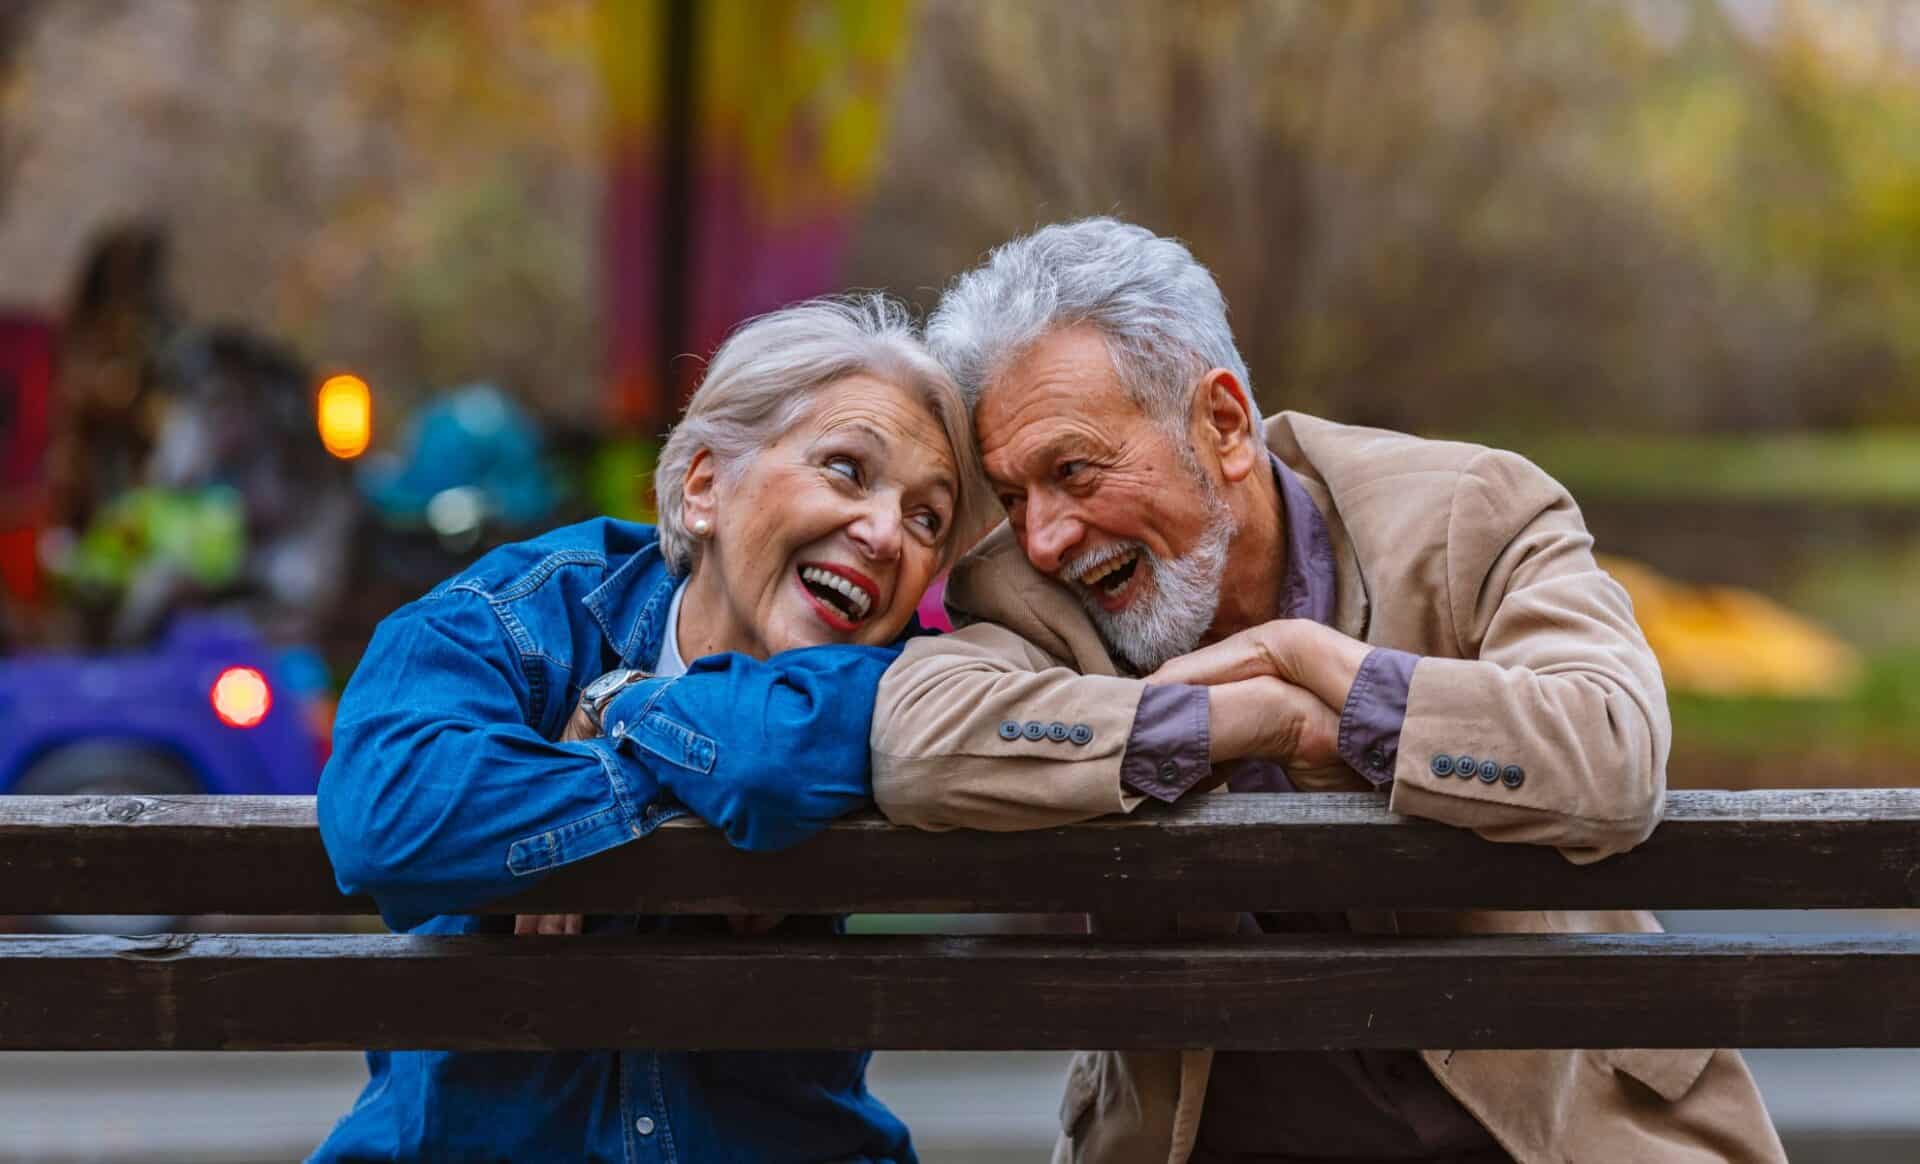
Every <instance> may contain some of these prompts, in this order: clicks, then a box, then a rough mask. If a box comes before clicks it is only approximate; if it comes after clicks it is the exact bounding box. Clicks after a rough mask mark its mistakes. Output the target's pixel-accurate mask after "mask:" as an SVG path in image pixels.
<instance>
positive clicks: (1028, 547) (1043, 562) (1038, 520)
mask: <svg viewBox="0 0 1920 1164" xmlns="http://www.w3.org/2000/svg"><path fill="white" fill-rule="evenodd" d="M1025 516H1026V521H1025V523H1024V524H1023V525H1022V527H1021V532H1020V547H1021V549H1023V550H1025V551H1026V554H1027V561H1029V562H1031V563H1033V568H1034V569H1036V570H1038V571H1040V572H1041V573H1042V574H1047V575H1052V574H1056V573H1058V572H1059V570H1060V566H1061V564H1062V563H1063V562H1065V561H1066V559H1067V555H1068V554H1069V553H1071V552H1072V550H1073V549H1074V547H1075V546H1078V545H1079V544H1080V541H1081V539H1082V538H1083V537H1084V536H1085V534H1086V527H1085V526H1083V525H1082V524H1081V523H1080V519H1079V518H1078V517H1076V516H1075V515H1074V514H1073V513H1072V511H1071V510H1070V509H1069V508H1067V507H1065V506H1061V505H1057V504H1053V503H1051V502H1049V501H1046V500H1043V499H1037V498H1035V497H1033V496H1032V495H1029V496H1028V497H1027V509H1026V515H1025Z"/></svg>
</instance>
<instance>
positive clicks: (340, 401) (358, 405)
mask: <svg viewBox="0 0 1920 1164" xmlns="http://www.w3.org/2000/svg"><path fill="white" fill-rule="evenodd" d="M317 412H318V416H319V422H320V443H321V444H324V445H326V446H327V451H328V452H329V453H332V454H333V455H334V456H336V457H339V458H340V459H341V460H343V461H347V460H352V459H353V458H354V457H357V456H359V455H360V454H361V453H364V452H366V451H367V446H368V445H369V444H371V443H372V442H373V394H372V393H371V392H369V391H368V390H367V382H366V381H365V380H362V379H361V378H360V377H358V376H334V377H332V378H331V379H329V380H328V381H327V382H326V383H324V384H322V385H320V402H319V406H318V409H317Z"/></svg>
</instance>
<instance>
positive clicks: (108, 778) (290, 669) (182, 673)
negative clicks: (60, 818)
mask: <svg viewBox="0 0 1920 1164" xmlns="http://www.w3.org/2000/svg"><path fill="white" fill-rule="evenodd" d="M329 710H330V700H329V697H328V696H327V694H326V679H325V670H324V667H322V666H321V665H320V664H319V662H318V660H317V658H314V657H313V656H312V655H311V652H300V651H293V652H286V651H275V650H273V649H271V648H269V647H268V646H267V645H266V644H265V643H264V642H263V641H262V640H261V639H260V637H259V635H258V634H256V633H255V632H254V631H253V630H252V629H251V628H250V627H249V626H248V625H247V624H246V623H245V622H242V621H239V620H235V619H231V618H222V617H218V616H210V615H183V616H181V617H179V618H177V619H175V620H174V621H173V623H172V624H171V625H170V626H169V627H168V628H167V630H166V631H165V633H163V634H162V635H161V636H160V638H159V640H158V641H157V642H156V643H155V645H154V646H153V647H152V648H151V649H148V650H140V651H126V652H113V653H107V654H97V653H96V654H88V655H69V654H52V653H49V654H20V655H15V656H12V657H10V658H6V659H0V792H9V793H15V794H20V795H37V796H66V795H80V794H106V793H151V794H169V793H174V794H186V793H252V794H261V795H265V794H311V793H312V792H313V791H314V789H315V787H316V786H317V784H318V782H319V778H320V766H321V764H322V762H323V761H324V759H325V748H326V732H325V727H326V724H325V723H324V720H325V719H326V717H327V713H328V711H329Z"/></svg>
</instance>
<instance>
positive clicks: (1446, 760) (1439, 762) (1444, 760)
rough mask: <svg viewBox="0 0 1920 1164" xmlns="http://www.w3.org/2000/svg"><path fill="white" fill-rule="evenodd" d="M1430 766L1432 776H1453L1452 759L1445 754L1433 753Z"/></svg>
mask: <svg viewBox="0 0 1920 1164" xmlns="http://www.w3.org/2000/svg"><path fill="white" fill-rule="evenodd" d="M1432 766H1433V774H1434V775H1435V776H1451V775H1453V757H1452V756H1449V755H1448V754H1447V753H1445V752H1438V753H1435V755H1434V757H1433V760H1432Z"/></svg>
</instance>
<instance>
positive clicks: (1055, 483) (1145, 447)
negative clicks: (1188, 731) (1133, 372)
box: [974, 326, 1233, 672]
mask: <svg viewBox="0 0 1920 1164" xmlns="http://www.w3.org/2000/svg"><path fill="white" fill-rule="evenodd" d="M974 427H975V429H976V431H977V432H978V434H979V438H980V451H981V455H982V458H983V460H984V461H985V464H986V469H987V475H988V476H989V477H990V478H991V479H992V481H993V485H994V489H995V490H996V492H997V493H998V494H999V496H1000V501H1001V504H1002V505H1004V506H1006V509H1007V516H1008V519H1009V520H1010V521H1011V522H1012V525H1013V531H1014V534H1015V536H1016V537H1018V538H1019V540H1020V546H1021V549H1022V550H1024V551H1025V552H1026V555H1027V560H1028V561H1030V562H1032V563H1033V566H1034V568H1035V569H1037V570H1039V571H1040V572H1041V573H1043V574H1046V575H1048V576H1049V577H1052V578H1055V579H1058V580H1059V581H1060V582H1062V583H1064V584H1066V585H1067V586H1069V587H1070V588H1072V589H1073V591H1074V593H1075V594H1076V595H1077V596H1078V597H1079V598H1080V600H1081V601H1082V602H1083V603H1084V604H1085V605H1086V607H1087V610H1088V612H1089V614H1091V615H1092V616H1093V619H1094V622H1095V624H1096V625H1097V626H1098V627H1099V628H1100V631H1101V633H1102V635H1103V636H1104V637H1105V638H1106V640H1107V644H1108V646H1109V647H1110V648H1112V649H1113V651H1114V652H1115V653H1116V654H1118V655H1120V656H1121V657H1123V658H1124V659H1126V660H1127V661H1128V662H1130V663H1131V664H1133V666H1134V667H1135V668H1136V669H1138V670H1141V671H1143V672H1144V671H1151V670H1152V669H1154V668H1155V667H1158V666H1159V665H1160V664H1161V663H1163V662H1165V661H1166V660H1167V659H1169V658H1172V657H1173V656H1175V655H1178V654H1183V653H1185V652H1186V651H1189V650H1192V649H1193V648H1194V647H1195V646H1196V645H1198V643H1199V641H1200V636H1201V635H1202V634H1203V633H1204V632H1205V631H1206V630H1207V628H1208V627H1209V626H1210V625H1211V624H1212V621H1213V615H1214V611H1215V609H1216V608H1217V606H1218V603H1219V597H1220V592H1219V583H1220V577H1221V574H1222V573H1223V572H1224V570H1225V564H1226V551H1227V544H1228V542H1229V541H1230V540H1231V538H1232V535H1233V521H1232V517H1231V514H1230V513H1229V511H1228V509H1227V506H1226V504H1225V502H1224V501H1222V500H1221V496H1220V491H1219V488H1218V486H1217V485H1216V484H1215V482H1213V481H1212V480H1211V479H1209V478H1208V476H1207V475H1206V472H1205V470H1203V469H1202V468H1201V466H1200V465H1199V463H1198V461H1197V460H1196V458H1195V457H1194V455H1193V453H1192V452H1191V450H1190V447H1189V446H1188V445H1187V444H1186V443H1185V442H1184V441H1182V440H1181V439H1180V438H1178V437H1176V436H1174V435H1173V434H1172V433H1171V432H1169V431H1168V429H1167V427H1166V426H1165V425H1163V424H1161V423H1158V422H1156V421H1155V419H1154V418H1153V417H1151V416H1149V415H1148V414H1147V413H1146V411H1145V410H1144V409H1142V408H1141V406H1140V405H1139V404H1138V403H1137V402H1136V401H1135V400H1134V399H1133V397H1132V396H1131V395H1130V394H1129V393H1128V392H1127V389H1126V386H1125V385H1124V384H1123V383H1122V382H1121V380H1120V376H1119V373H1118V372H1117V371H1116V370H1115V368H1114V365H1113V360H1112V358H1111V357H1110V356H1109V355H1108V352H1107V347H1106V343H1105V341H1104V340H1103V339H1102V338H1101V336H1100V333H1099V332H1098V331H1096V330H1094V329H1093V328H1092V327H1089V326H1079V327H1071V328H1064V329H1062V330H1060V331H1057V332H1054V333H1052V334H1051V335H1048V336H1047V337H1045V338H1043V339H1042V340H1040V341H1039V342H1038V343H1036V344H1035V345H1033V347H1032V348H1030V349H1029V350H1028V351H1027V352H1026V353H1025V354H1024V355H1022V356H1021V358H1020V359H1018V360H1016V361H1015V362H1014V363H1013V364H1011V365H1010V366H1009V367H1008V368H1007V369H1006V370H1005V371H1004V372H1002V373H1001V374H1000V375H999V376H998V377H996V378H995V379H994V381H993V383H992V385H991V386H990V387H989V388H988V389H987V391H986V393H985V394H984V395H983V396H982V398H981V400H980V403H979V405H978V406H977V407H976V408H975V409H974Z"/></svg>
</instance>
